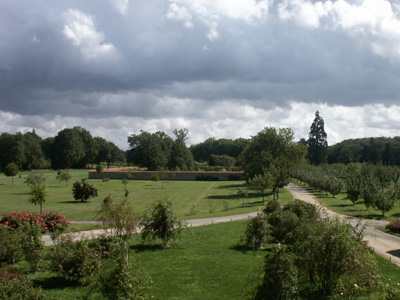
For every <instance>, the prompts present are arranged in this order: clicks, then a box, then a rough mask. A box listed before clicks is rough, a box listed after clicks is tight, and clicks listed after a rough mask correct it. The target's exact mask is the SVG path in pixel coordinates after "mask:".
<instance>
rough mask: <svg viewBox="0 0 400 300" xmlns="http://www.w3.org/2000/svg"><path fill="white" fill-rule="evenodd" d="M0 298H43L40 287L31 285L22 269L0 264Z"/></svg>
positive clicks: (31, 299) (36, 299)
mask: <svg viewBox="0 0 400 300" xmlns="http://www.w3.org/2000/svg"><path fill="white" fill-rule="evenodd" d="M0 299H7V300H44V299H45V297H44V295H43V294H42V291H41V290H40V289H36V288H34V287H33V283H32V280H30V279H29V278H28V277H27V276H26V275H25V274H24V272H22V271H18V270H17V269H15V268H11V267H10V266H8V265H0Z"/></svg>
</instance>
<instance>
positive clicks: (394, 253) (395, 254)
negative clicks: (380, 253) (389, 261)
mask: <svg viewBox="0 0 400 300" xmlns="http://www.w3.org/2000/svg"><path fill="white" fill-rule="evenodd" d="M386 253H388V254H390V255H393V256H396V257H400V249H398V250H392V251H388V252H386Z"/></svg>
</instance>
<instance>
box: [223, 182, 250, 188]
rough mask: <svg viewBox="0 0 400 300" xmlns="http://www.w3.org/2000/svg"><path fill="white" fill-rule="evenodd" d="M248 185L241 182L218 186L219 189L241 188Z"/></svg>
mask: <svg viewBox="0 0 400 300" xmlns="http://www.w3.org/2000/svg"><path fill="white" fill-rule="evenodd" d="M244 187H246V184H245V183H241V184H224V185H220V186H218V187H217V189H240V188H244Z"/></svg>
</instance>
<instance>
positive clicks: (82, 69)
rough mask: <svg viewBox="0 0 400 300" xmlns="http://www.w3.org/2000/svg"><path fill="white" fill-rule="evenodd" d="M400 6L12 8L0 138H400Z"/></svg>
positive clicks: (185, 2) (139, 0)
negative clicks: (318, 127) (182, 134)
mask: <svg viewBox="0 0 400 300" xmlns="http://www.w3.org/2000/svg"><path fill="white" fill-rule="evenodd" d="M399 78H400V0H392V1H390V2H389V1H386V0H354V1H350V0H348V1H344V0H333V1H311V0H258V1H257V0H169V1H168V0H96V1H77V0H69V1H65V0H58V1H42V0H35V1H34V0H24V1H19V0H1V1H0V131H1V132H9V133H16V132H18V131H20V132H22V133H24V132H27V131H32V129H35V130H36V133H37V134H38V135H40V136H41V137H43V138H45V137H49V136H55V135H56V134H57V132H58V131H60V130H62V129H64V128H71V127H74V126H81V127H83V128H85V129H87V130H89V131H90V132H91V133H92V135H93V136H101V137H104V138H105V139H107V140H110V141H112V142H114V143H115V144H117V145H118V146H119V147H120V148H122V149H124V150H125V149H127V148H128V143H127V137H128V136H129V135H131V134H139V133H140V130H144V131H148V132H155V131H164V132H166V133H167V134H168V135H170V136H171V137H173V136H174V135H173V133H172V131H173V130H174V129H180V128H187V129H188V130H189V138H190V139H189V140H188V141H187V142H188V143H189V144H197V143H201V142H203V141H204V140H206V139H207V138H210V137H215V138H229V139H236V138H240V137H242V138H250V137H251V136H254V135H256V134H257V133H258V132H260V131H261V130H262V129H263V128H264V127H276V128H283V127H290V128H292V129H293V131H294V133H295V139H296V140H299V139H300V138H305V139H307V136H308V133H309V131H310V126H311V123H312V122H313V119H314V116H315V112H316V111H317V110H318V111H319V112H320V116H321V117H322V118H323V119H324V122H325V131H326V133H327V135H328V144H330V145H333V144H335V143H338V142H340V141H343V140H345V139H350V138H361V137H378V136H386V137H393V136H399V135H400V132H399V130H400V84H399V83H400V82H399Z"/></svg>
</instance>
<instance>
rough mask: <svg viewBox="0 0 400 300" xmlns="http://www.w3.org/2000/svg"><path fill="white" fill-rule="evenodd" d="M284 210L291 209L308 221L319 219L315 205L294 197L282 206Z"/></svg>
mask: <svg viewBox="0 0 400 300" xmlns="http://www.w3.org/2000/svg"><path fill="white" fill-rule="evenodd" d="M283 210H284V211H291V212H293V213H295V214H296V216H297V217H299V218H305V219H307V220H310V221H316V220H318V219H319V211H318V209H317V207H316V206H315V205H312V204H310V203H307V202H304V201H300V200H298V199H294V201H292V202H289V203H288V204H286V205H285V206H284V207H283Z"/></svg>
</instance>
